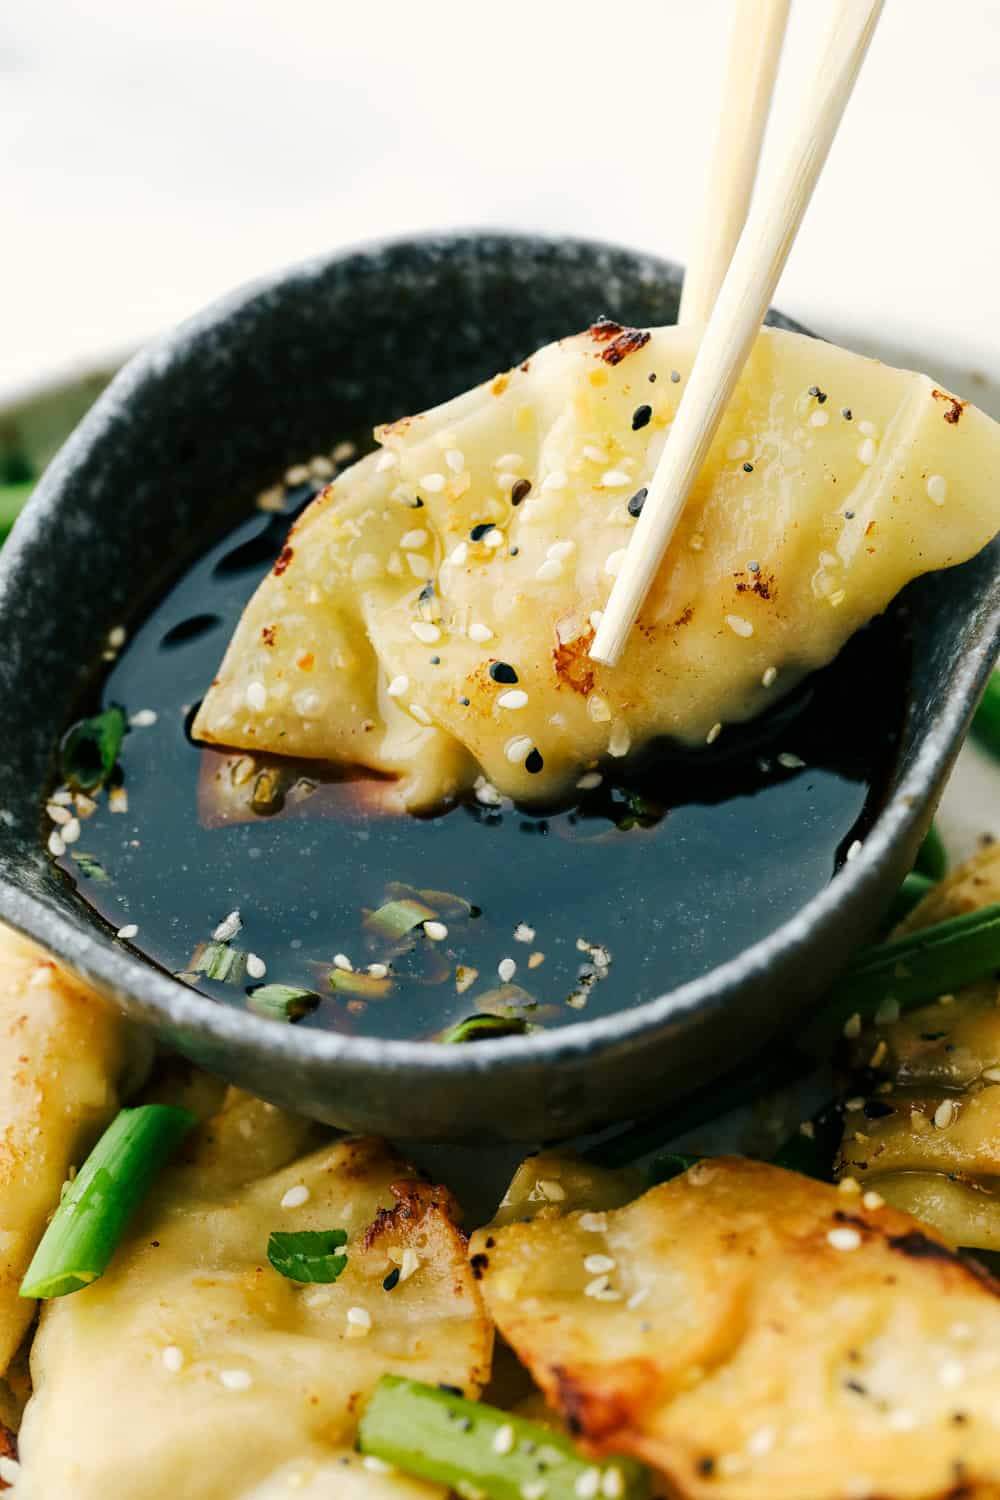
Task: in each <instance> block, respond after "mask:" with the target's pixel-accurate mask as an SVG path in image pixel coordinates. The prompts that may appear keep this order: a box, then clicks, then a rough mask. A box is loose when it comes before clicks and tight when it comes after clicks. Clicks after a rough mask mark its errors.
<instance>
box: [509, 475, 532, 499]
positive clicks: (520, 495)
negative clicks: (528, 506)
mask: <svg viewBox="0 0 1000 1500" xmlns="http://www.w3.org/2000/svg"><path fill="white" fill-rule="evenodd" d="M530 494H531V480H530V479H519V480H518V481H517V483H516V484H515V485H514V488H513V489H512V490H511V492H510V503H511V505H520V503H521V501H522V500H524V499H526V498H527V496H528V495H530Z"/></svg>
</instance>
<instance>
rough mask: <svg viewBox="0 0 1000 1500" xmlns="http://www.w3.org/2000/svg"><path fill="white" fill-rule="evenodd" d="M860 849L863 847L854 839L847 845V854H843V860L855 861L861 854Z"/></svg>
mask: <svg viewBox="0 0 1000 1500" xmlns="http://www.w3.org/2000/svg"><path fill="white" fill-rule="evenodd" d="M862 848H863V845H862V843H861V840H860V839H855V840H854V842H853V843H852V844H848V846H847V852H846V853H845V855H844V858H845V859H848V860H850V859H857V857H858V855H859V854H860V853H861V850H862Z"/></svg>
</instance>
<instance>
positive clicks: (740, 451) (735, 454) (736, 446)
mask: <svg viewBox="0 0 1000 1500" xmlns="http://www.w3.org/2000/svg"><path fill="white" fill-rule="evenodd" d="M749 452H750V444H749V443H748V442H747V440H746V438H737V439H736V441H735V443H730V444H729V447H728V448H727V449H726V457H727V458H745V457H746V455H747V454H748V453H749Z"/></svg>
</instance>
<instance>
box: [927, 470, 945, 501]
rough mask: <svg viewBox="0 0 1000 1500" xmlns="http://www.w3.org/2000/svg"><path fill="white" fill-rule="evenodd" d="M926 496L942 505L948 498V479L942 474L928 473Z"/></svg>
mask: <svg viewBox="0 0 1000 1500" xmlns="http://www.w3.org/2000/svg"><path fill="white" fill-rule="evenodd" d="M927 498H928V499H929V500H932V501H933V502H934V504H935V505H943V504H944V502H945V500H946V499H947V498H948V481H947V479H945V477H944V475H943V474H930V475H928V478H927Z"/></svg>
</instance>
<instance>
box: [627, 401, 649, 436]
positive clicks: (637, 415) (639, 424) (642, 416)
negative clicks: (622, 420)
mask: <svg viewBox="0 0 1000 1500" xmlns="http://www.w3.org/2000/svg"><path fill="white" fill-rule="evenodd" d="M652 415H653V408H652V407H651V406H649V405H647V404H646V403H643V405H642V406H637V407H636V409H635V411H634V412H633V413H632V431H633V432H639V431H640V430H641V429H642V428H643V427H648V425H649V421H650V418H651V417H652Z"/></svg>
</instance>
